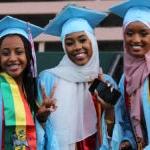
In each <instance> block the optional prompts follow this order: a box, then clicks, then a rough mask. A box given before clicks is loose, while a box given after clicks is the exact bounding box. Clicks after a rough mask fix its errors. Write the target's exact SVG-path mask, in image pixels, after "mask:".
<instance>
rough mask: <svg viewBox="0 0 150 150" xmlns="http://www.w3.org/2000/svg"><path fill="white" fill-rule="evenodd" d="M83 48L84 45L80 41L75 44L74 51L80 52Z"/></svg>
mask: <svg viewBox="0 0 150 150" xmlns="http://www.w3.org/2000/svg"><path fill="white" fill-rule="evenodd" d="M81 48H82V44H81V43H80V42H78V41H76V42H75V45H74V49H76V50H80V49H81Z"/></svg>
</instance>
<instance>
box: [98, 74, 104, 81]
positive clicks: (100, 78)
mask: <svg viewBox="0 0 150 150" xmlns="http://www.w3.org/2000/svg"><path fill="white" fill-rule="evenodd" d="M98 79H99V80H101V81H104V77H103V74H102V73H99V74H98Z"/></svg>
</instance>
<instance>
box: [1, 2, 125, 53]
mask: <svg viewBox="0 0 150 150" xmlns="http://www.w3.org/2000/svg"><path fill="white" fill-rule="evenodd" d="M122 1H123V0H74V1H72V0H44V1H43V0H13V1H12V0H7V2H6V0H1V1H0V18H2V17H4V16H5V15H11V16H14V17H17V18H20V19H23V20H25V21H29V22H31V23H34V24H37V25H39V26H41V27H44V26H45V25H46V24H47V23H48V21H49V20H50V19H53V18H54V17H55V15H56V13H57V12H58V11H60V10H61V9H62V8H63V7H64V6H65V5H67V4H69V3H73V4H77V5H80V6H84V7H88V8H91V9H96V10H100V11H104V12H108V8H110V7H111V6H113V5H114V4H117V3H120V2H122ZM108 13H109V12H108ZM121 25H122V20H121V18H119V17H117V16H115V15H112V14H109V16H108V17H107V18H106V19H105V20H104V21H103V22H102V23H101V27H100V25H99V27H97V28H96V30H95V34H96V37H97V40H98V45H99V49H100V51H122V28H121ZM35 43H36V44H35V45H36V49H37V50H38V51H40V52H42V51H61V50H62V48H61V43H60V40H59V38H57V37H54V36H50V35H45V34H41V35H40V36H38V37H37V38H36V39H35Z"/></svg>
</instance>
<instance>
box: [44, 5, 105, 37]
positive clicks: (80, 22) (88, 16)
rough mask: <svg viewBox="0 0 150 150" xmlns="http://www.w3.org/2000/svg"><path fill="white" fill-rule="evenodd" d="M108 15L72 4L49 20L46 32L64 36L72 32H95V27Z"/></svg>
mask: <svg viewBox="0 0 150 150" xmlns="http://www.w3.org/2000/svg"><path fill="white" fill-rule="evenodd" d="M106 16H107V14H105V13H102V12H99V11H95V10H91V9H88V8H85V7H79V6H76V5H72V4H70V5H68V6H66V7H65V8H64V9H62V11H61V12H60V13H59V14H58V15H57V16H56V17H55V18H54V19H53V20H51V21H50V22H49V24H48V25H47V26H46V27H45V33H47V34H51V35H54V36H61V37H64V36H65V35H66V34H69V33H72V32H79V31H85V30H86V31H89V32H93V28H95V27H96V26H97V25H98V24H99V23H100V22H101V21H102V20H103V19H104V18H105V17H106Z"/></svg>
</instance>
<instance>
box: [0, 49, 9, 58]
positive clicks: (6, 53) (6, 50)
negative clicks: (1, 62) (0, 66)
mask: <svg viewBox="0 0 150 150" xmlns="http://www.w3.org/2000/svg"><path fill="white" fill-rule="evenodd" d="M0 55H1V56H9V55H10V51H9V50H8V49H2V50H0Z"/></svg>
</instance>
